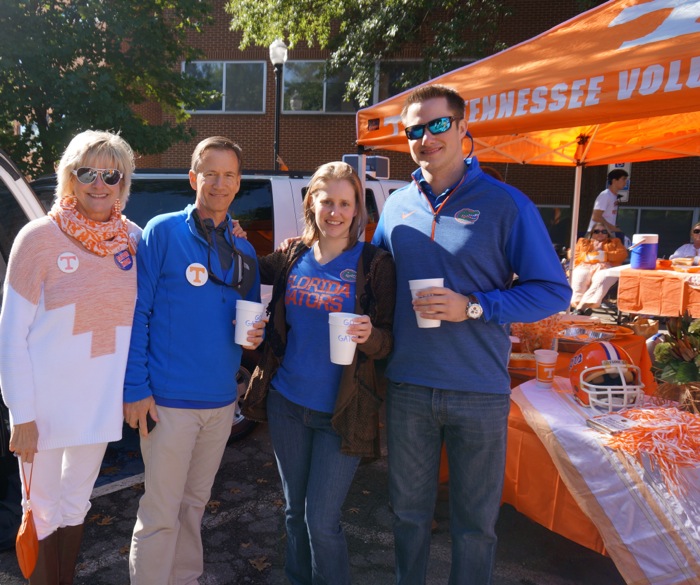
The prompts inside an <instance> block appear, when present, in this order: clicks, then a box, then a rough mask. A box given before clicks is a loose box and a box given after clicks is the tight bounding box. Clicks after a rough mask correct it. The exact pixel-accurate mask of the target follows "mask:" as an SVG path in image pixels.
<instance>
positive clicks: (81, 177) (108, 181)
mask: <svg viewBox="0 0 700 585" xmlns="http://www.w3.org/2000/svg"><path fill="white" fill-rule="evenodd" d="M71 172H72V173H73V174H74V175H75V177H76V178H77V179H78V181H80V182H81V183H82V184H83V185H92V184H93V183H94V182H95V181H96V180H97V175H98V173H99V175H100V177H102V182H103V183H104V184H105V185H109V186H110V187H113V186H114V185H117V184H118V183H119V181H121V180H122V177H123V175H122V172H121V171H118V170H117V169H93V168H92V167H80V168H79V169H75V170H74V171H71Z"/></svg>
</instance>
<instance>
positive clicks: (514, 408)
mask: <svg viewBox="0 0 700 585" xmlns="http://www.w3.org/2000/svg"><path fill="white" fill-rule="evenodd" d="M614 343H615V344H617V345H620V346H621V347H623V348H624V349H625V350H626V351H627V353H629V355H630V357H631V358H632V361H633V362H634V363H635V364H636V365H638V366H639V367H640V369H641V371H642V381H643V382H644V384H645V390H646V392H647V393H648V394H651V393H653V391H654V390H655V388H656V383H655V382H654V377H653V374H652V372H651V359H650V357H649V354H648V352H647V348H646V340H645V339H644V338H643V337H640V336H638V335H628V336H624V337H620V338H618V339H615V340H614ZM572 356H573V354H570V353H564V352H560V354H559V358H558V359H557V370H556V375H557V376H563V377H568V371H569V362H570V361H571V357H572ZM533 377H534V371H532V370H512V371H511V387H513V388H514V387H515V386H518V385H520V384H521V383H523V382H525V381H527V380H530V379H532V378H533ZM507 449H508V450H507V453H506V470H505V483H504V486H503V500H502V501H503V502H504V503H506V504H510V505H512V506H513V507H514V508H515V509H516V510H518V511H519V512H520V513H521V514H524V515H525V516H527V517H528V518H530V519H531V520H534V521H535V522H537V523H538V524H541V525H542V526H544V527H546V528H548V529H549V530H552V531H553V532H556V533H557V534H560V535H561V536H563V537H565V538H568V539H569V540H572V541H574V542H576V543H578V544H580V545H582V546H585V547H587V548H590V549H591V550H594V551H596V552H599V553H602V554H605V547H604V546H603V540H602V538H601V537H600V533H599V532H598V529H597V528H596V527H595V525H594V524H593V522H591V520H590V519H589V518H588V516H586V515H585V514H584V513H583V512H582V511H581V508H580V507H579V505H578V504H577V503H576V501H575V500H574V498H573V496H572V495H571V493H570V492H569V490H568V488H567V487H566V485H564V482H563V481H562V479H561V477H560V476H559V472H558V471H557V468H556V466H555V465H554V462H553V461H552V459H551V457H550V456H549V453H547V450H546V449H545V448H544V445H543V444H542V441H540V439H539V438H538V437H537V435H536V434H535V433H534V431H533V430H532V429H531V428H530V426H529V425H528V424H527V422H526V421H525V419H524V418H523V415H522V412H521V411H520V407H518V405H517V404H515V403H514V402H511V404H510V414H509V415H508V447H507ZM448 479H449V468H448V462H447V452H446V450H445V447H444V446H443V450H442V459H441V461H440V481H441V482H446V481H448Z"/></svg>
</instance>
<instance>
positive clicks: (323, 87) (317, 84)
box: [282, 61, 358, 114]
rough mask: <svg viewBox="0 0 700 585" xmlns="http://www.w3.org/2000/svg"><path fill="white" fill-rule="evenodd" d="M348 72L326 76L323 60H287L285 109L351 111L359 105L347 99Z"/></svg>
mask: <svg viewBox="0 0 700 585" xmlns="http://www.w3.org/2000/svg"><path fill="white" fill-rule="evenodd" d="M348 78H349V74H347V73H340V74H337V75H326V66H325V63H324V62H323V61H287V63H286V65H285V66H284V98H283V107H282V109H283V111H284V112H286V113H292V112H298V113H304V114H308V113H319V114H323V113H327V114H337V113H348V114H354V113H355V112H356V111H357V109H358V108H357V106H356V105H355V104H353V103H352V102H348V101H344V100H343V94H344V93H345V84H346V82H347V80H348Z"/></svg>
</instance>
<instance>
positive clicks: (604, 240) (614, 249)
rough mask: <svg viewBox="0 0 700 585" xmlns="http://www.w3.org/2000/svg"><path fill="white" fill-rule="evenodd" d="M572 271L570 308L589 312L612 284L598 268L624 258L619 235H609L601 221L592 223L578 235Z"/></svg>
mask: <svg viewBox="0 0 700 585" xmlns="http://www.w3.org/2000/svg"><path fill="white" fill-rule="evenodd" d="M574 258H575V263H574V271H573V273H572V276H571V288H572V290H573V295H572V296H571V308H572V309H573V310H574V312H575V313H577V314H579V315H590V314H591V313H592V312H593V309H595V308H597V307H600V303H602V302H603V297H605V294H606V293H607V292H608V291H609V290H610V287H611V286H612V285H613V284H614V283H615V278H612V277H606V276H605V275H604V274H601V272H600V271H601V270H603V269H605V268H611V267H612V266H619V265H620V264H622V262H623V261H624V260H625V259H626V258H627V249H626V248H625V247H624V246H623V245H622V242H621V241H620V240H619V239H618V238H611V237H610V234H609V233H608V230H607V228H606V227H605V225H603V224H602V223H596V224H594V225H593V228H592V229H591V231H590V232H588V234H586V236H585V237H583V238H579V240H578V242H576V249H575V251H574Z"/></svg>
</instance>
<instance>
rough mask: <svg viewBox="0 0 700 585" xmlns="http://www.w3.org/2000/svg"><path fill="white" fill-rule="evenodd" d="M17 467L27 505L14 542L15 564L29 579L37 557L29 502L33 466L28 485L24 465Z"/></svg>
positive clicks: (36, 541) (35, 536)
mask: <svg viewBox="0 0 700 585" xmlns="http://www.w3.org/2000/svg"><path fill="white" fill-rule="evenodd" d="M19 467H20V469H21V470H22V482H23V483H24V485H25V486H26V491H27V503H26V505H25V507H24V513H23V514H22V524H20V527H19V531H18V532H17V540H15V550H16V552H17V562H18V563H19V568H20V570H21V571H22V575H24V578H25V579H29V577H31V575H32V573H33V572H34V567H35V566H36V560H37V558H38V557H39V538H38V537H37V534H36V526H35V525H34V513H33V511H32V502H31V500H30V491H31V487H32V475H33V473H34V464H33V463H32V467H31V471H30V472H29V483H27V477H26V476H25V475H24V464H23V463H22V461H21V460H20V462H19Z"/></svg>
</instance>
